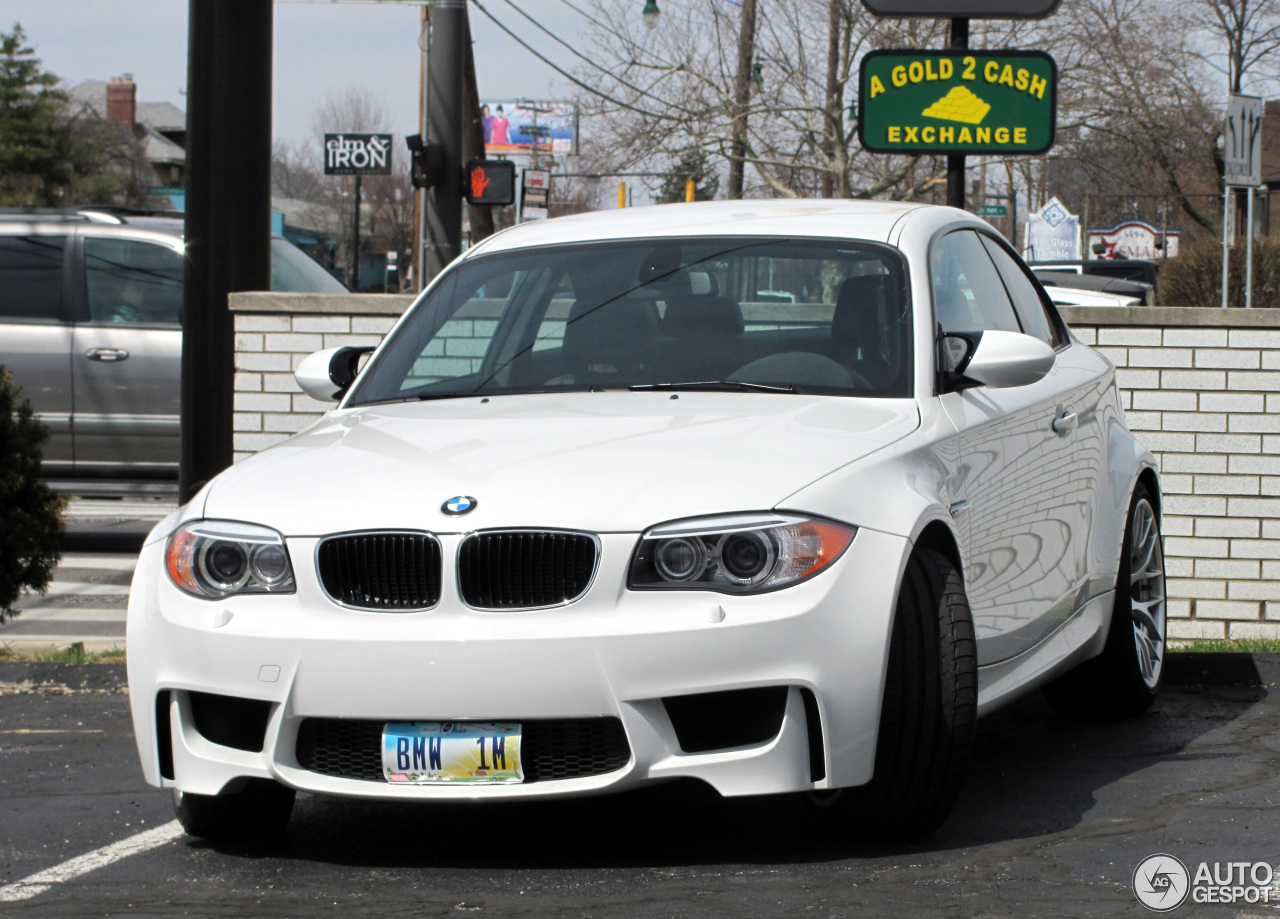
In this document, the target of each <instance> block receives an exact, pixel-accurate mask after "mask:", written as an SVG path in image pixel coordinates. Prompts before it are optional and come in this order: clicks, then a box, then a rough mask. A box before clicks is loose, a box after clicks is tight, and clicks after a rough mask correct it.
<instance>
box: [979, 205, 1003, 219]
mask: <svg viewBox="0 0 1280 919" xmlns="http://www.w3.org/2000/svg"><path fill="white" fill-rule="evenodd" d="M1008 213H1009V208H1007V207H1005V206H1004V205H1003V204H984V205H982V207H980V208H978V216H979V217H1004V216H1006V215H1007V214H1008Z"/></svg>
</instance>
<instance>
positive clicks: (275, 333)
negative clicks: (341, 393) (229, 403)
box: [231, 293, 413, 462]
mask: <svg viewBox="0 0 1280 919" xmlns="http://www.w3.org/2000/svg"><path fill="white" fill-rule="evenodd" d="M412 302H413V298H412V297H401V296H369V295H362V296H347V295H342V294H337V295H306V296H298V295H290V294H258V293H251V294H232V295H231V311H232V313H233V314H234V316H235V332H236V337H235V341H236V379H235V390H236V392H235V415H234V418H233V421H232V430H233V432H234V433H233V437H234V446H235V459H236V462H239V461H240V460H242V459H244V458H245V457H247V456H252V455H253V454H254V453H256V452H257V451H259V450H263V449H265V448H267V447H270V446H272V445H273V444H278V443H279V442H280V441H282V440H284V439H285V438H287V437H289V435H291V434H294V433H296V432H298V431H300V430H302V429H303V428H305V427H306V426H307V425H309V424H311V423H312V422H313V421H315V420H316V419H318V418H319V417H320V416H321V415H323V414H324V413H325V412H327V411H328V410H329V409H330V408H332V407H333V406H332V404H330V403H327V402H318V401H316V400H315V399H312V398H310V397H308V396H306V395H304V394H303V392H302V390H300V389H299V388H298V384H297V382H296V381H295V380H294V378H293V371H294V370H295V369H296V368H297V366H298V364H299V363H300V362H301V361H302V359H303V358H305V357H306V356H307V355H308V354H311V353H312V352H314V351H319V350H321V349H323V348H338V347H341V346H343V345H354V346H361V345H376V344H378V342H380V341H381V340H382V336H383V335H385V334H386V333H387V331H388V330H389V329H390V328H391V327H392V326H393V325H395V322H396V320H397V319H398V318H399V317H400V314H401V313H403V312H404V311H405V310H406V309H408V307H409V304H410V303H412Z"/></svg>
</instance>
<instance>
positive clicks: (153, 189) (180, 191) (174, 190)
mask: <svg viewBox="0 0 1280 919" xmlns="http://www.w3.org/2000/svg"><path fill="white" fill-rule="evenodd" d="M186 193H187V190H186V189H185V188H183V187H182V186H181V185H148V186H147V194H148V195H149V196H151V197H153V198H164V197H172V196H174V195H185V194H186Z"/></svg>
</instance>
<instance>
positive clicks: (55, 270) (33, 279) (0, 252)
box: [0, 236, 67, 320]
mask: <svg viewBox="0 0 1280 919" xmlns="http://www.w3.org/2000/svg"><path fill="white" fill-rule="evenodd" d="M66 242H67V239H66V237H65V236H0V319H45V320H58V319H61V318H63V313H62V257H63V252H64V251H65V250H66Z"/></svg>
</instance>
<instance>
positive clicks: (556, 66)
mask: <svg viewBox="0 0 1280 919" xmlns="http://www.w3.org/2000/svg"><path fill="white" fill-rule="evenodd" d="M471 2H472V3H473V4H475V6H476V9H478V10H480V12H482V13H484V14H485V16H487V17H488V18H489V21H490V22H492V23H493V24H494V25H496V26H497V27H498V28H499V29H501V30H502V31H504V32H506V33H507V34H508V35H510V36H511V37H512V38H514V39H515V40H516V42H517V43H518V44H519V45H520V46H521V47H523V48H524V49H525V50H526V51H528V52H529V53H530V54H532V55H533V56H534V57H536V58H537V59H538V60H540V61H542V63H544V64H546V65H547V66H548V67H550V68H551V69H552V70H554V71H555V72H556V73H558V74H560V75H561V76H562V77H564V78H565V79H566V80H568V81H569V82H570V83H572V84H574V85H575V86H579V87H581V88H582V89H585V90H586V91H587V92H589V93H591V94H592V95H593V96H599V97H600V98H601V99H604V100H606V101H608V102H612V103H613V104H614V105H616V106H619V107H621V108H624V109H628V110H630V111H633V112H636V113H638V114H640V115H644V116H645V117H646V118H656V119H658V120H659V121H679V120H680V119H678V118H676V117H674V116H672V115H659V114H658V113H656V112H649V111H646V110H644V109H642V108H640V107H638V106H635V105H632V104H630V103H629V102H623V101H622V100H621V99H615V98H614V97H613V96H610V95H609V94H608V93H604V92H601V91H600V90H598V89H596V88H595V87H593V86H588V85H587V84H586V83H584V82H582V80H579V79H578V78H577V77H575V76H574V75H573V74H571V73H569V71H567V70H565V69H564V68H563V67H561V66H560V65H559V64H557V63H555V62H554V61H552V60H551V59H550V58H548V57H546V56H545V55H543V54H542V53H541V52H540V51H538V50H537V49H535V48H534V47H533V46H532V45H530V44H529V43H528V42H527V41H525V40H524V39H523V38H521V37H520V36H519V35H517V34H516V33H515V32H512V31H511V30H510V29H508V28H507V27H506V26H504V25H503V24H502V23H501V22H499V21H498V19H497V18H496V17H495V16H494V15H493V14H492V13H490V12H489V11H488V10H487V9H485V7H484V4H482V3H481V2H480V0H471Z"/></svg>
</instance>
